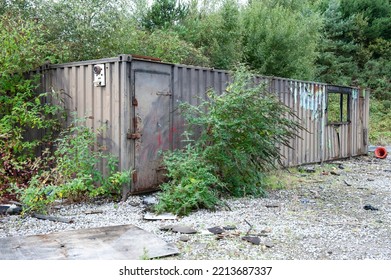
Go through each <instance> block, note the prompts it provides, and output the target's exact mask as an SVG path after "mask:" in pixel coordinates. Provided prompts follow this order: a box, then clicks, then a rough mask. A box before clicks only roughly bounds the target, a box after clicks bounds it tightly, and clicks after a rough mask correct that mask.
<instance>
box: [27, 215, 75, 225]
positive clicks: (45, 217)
mask: <svg viewBox="0 0 391 280" xmlns="http://www.w3.org/2000/svg"><path fill="white" fill-rule="evenodd" d="M33 217H34V218H37V219H40V220H48V221H52V222H60V223H66V224H71V223H73V220H72V219H67V218H62V217H55V216H48V215H41V214H33Z"/></svg>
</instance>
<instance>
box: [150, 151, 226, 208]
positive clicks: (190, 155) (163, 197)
mask: <svg viewBox="0 0 391 280" xmlns="http://www.w3.org/2000/svg"><path fill="white" fill-rule="evenodd" d="M163 163H164V164H165V166H166V168H167V173H168V178H169V180H170V181H169V182H168V183H164V184H162V185H161V190H162V192H161V193H160V195H159V203H158V205H157V206H156V211H158V212H165V211H169V212H173V213H175V214H178V215H187V214H188V213H189V212H191V211H192V210H194V209H199V208H207V209H213V208H214V207H215V206H216V204H218V202H219V199H218V197H217V189H219V188H221V187H222V186H223V184H222V183H221V182H220V181H219V179H218V178H217V177H216V176H215V175H214V174H213V169H214V168H213V166H212V165H210V164H209V163H208V162H206V161H205V160H204V159H203V155H202V151H201V150H199V148H198V147H194V146H192V145H190V144H188V145H187V146H186V148H185V149H184V150H183V151H174V152H167V153H166V154H165V155H164V162H163Z"/></svg>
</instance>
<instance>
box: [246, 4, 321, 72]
mask: <svg viewBox="0 0 391 280" xmlns="http://www.w3.org/2000/svg"><path fill="white" fill-rule="evenodd" d="M285 2H288V4H289V2H292V1H271V0H270V1H252V2H250V4H249V5H248V6H247V7H246V9H245V10H244V12H243V13H242V17H243V25H244V30H245V33H244V48H243V52H244V58H245V62H246V63H247V64H248V65H249V66H250V67H251V68H252V69H255V70H257V71H258V72H259V73H261V74H265V75H274V76H280V77H290V78H299V79H312V78H313V77H314V76H315V72H316V68H315V64H314V62H315V59H316V47H317V44H318V41H319V37H320V28H321V24H322V21H321V19H320V16H319V14H318V13H317V12H316V11H314V10H312V9H311V8H310V6H309V1H293V2H294V4H295V5H293V4H289V5H288V4H287V3H285ZM292 7H295V9H292Z"/></svg>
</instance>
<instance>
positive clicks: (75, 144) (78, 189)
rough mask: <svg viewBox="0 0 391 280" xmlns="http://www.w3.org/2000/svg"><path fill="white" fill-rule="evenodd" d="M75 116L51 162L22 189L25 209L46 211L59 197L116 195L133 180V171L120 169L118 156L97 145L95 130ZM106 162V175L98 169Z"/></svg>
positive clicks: (63, 133)
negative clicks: (102, 149) (98, 166)
mask: <svg viewBox="0 0 391 280" xmlns="http://www.w3.org/2000/svg"><path fill="white" fill-rule="evenodd" d="M81 121H82V120H75V121H74V122H73V124H72V125H70V126H69V128H68V129H67V130H65V131H63V132H62V133H61V134H60V137H59V139H58V140H57V141H56V142H55V144H56V147H55V148H56V150H55V152H54V154H53V155H52V156H51V157H50V159H51V165H50V166H49V164H46V165H45V166H46V170H44V169H41V170H40V172H38V173H37V174H36V175H34V176H33V177H32V179H31V180H30V182H29V187H28V188H27V189H26V190H25V191H20V192H19V197H20V200H21V202H22V203H23V205H24V206H25V212H36V211H38V212H46V211H47V210H48V207H49V206H51V204H52V203H53V202H54V201H56V200H59V199H67V200H68V201H69V202H79V201H85V200H89V199H92V198H96V197H106V198H111V199H117V198H119V196H120V195H121V191H122V187H123V185H124V184H129V183H130V172H119V171H118V160H117V159H115V158H114V157H113V156H112V155H110V154H106V153H104V152H102V151H101V150H100V149H99V147H97V144H96V143H97V138H96V134H95V133H94V132H93V131H92V130H91V129H90V128H88V127H86V126H84V125H81V124H80V122H81ZM99 163H101V164H102V163H106V165H105V167H106V169H107V170H108V172H107V175H104V174H102V172H100V171H99V170H98V169H97V165H98V164H99Z"/></svg>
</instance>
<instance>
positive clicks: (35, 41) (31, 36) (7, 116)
mask: <svg viewBox="0 0 391 280" xmlns="http://www.w3.org/2000/svg"><path fill="white" fill-rule="evenodd" d="M44 34H45V30H44V29H43V28H42V26H41V25H40V24H38V23H37V22H35V21H32V20H25V19H22V18H21V17H20V16H19V15H15V14H12V13H6V14H4V15H0V42H1V48H0V198H1V197H7V198H15V197H14V194H13V192H12V190H11V186H17V187H18V188H25V187H26V186H27V184H28V181H29V180H30V179H31V177H32V176H34V175H35V174H36V173H37V171H38V170H39V169H40V168H41V167H42V165H41V164H42V163H43V161H42V159H41V158H36V151H37V148H38V146H41V145H44V144H48V142H49V141H50V136H51V134H52V132H55V131H56V129H57V128H58V127H59V126H58V119H57V118H56V117H55V116H57V114H58V113H59V107H55V106H51V105H48V104H46V103H45V102H44V101H45V98H46V97H47V95H48V94H47V93H41V94H37V93H36V85H37V83H36V77H35V76H34V75H33V74H32V73H31V72H30V71H32V70H34V69H35V68H36V67H38V66H40V65H42V64H43V63H44V62H45V60H46V58H47V55H48V54H49V53H50V52H51V50H50V48H49V45H48V44H45V42H44V39H43V36H44ZM28 73H30V74H28ZM33 132H34V133H35V134H36V135H40V137H32V135H33Z"/></svg>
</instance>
